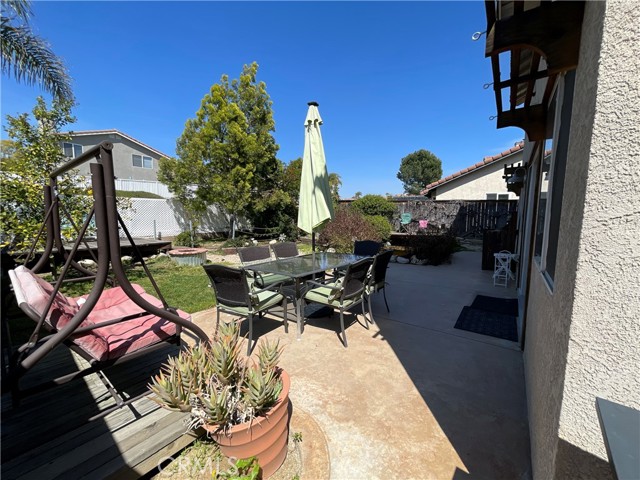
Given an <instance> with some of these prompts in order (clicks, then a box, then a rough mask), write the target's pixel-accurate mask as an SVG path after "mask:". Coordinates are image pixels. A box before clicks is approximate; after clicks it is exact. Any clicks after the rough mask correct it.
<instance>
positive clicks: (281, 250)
mask: <svg viewBox="0 0 640 480" xmlns="http://www.w3.org/2000/svg"><path fill="white" fill-rule="evenodd" d="M271 251H272V252H273V254H274V255H275V256H276V258H277V259H281V258H290V257H297V256H298V255H300V252H298V246H297V245H296V244H295V242H279V243H274V244H273V245H271Z"/></svg>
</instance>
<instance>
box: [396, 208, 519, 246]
mask: <svg viewBox="0 0 640 480" xmlns="http://www.w3.org/2000/svg"><path fill="white" fill-rule="evenodd" d="M517 209H518V201H517V200H428V199H427V200H416V201H407V202H403V203H398V204H397V212H396V215H395V216H394V221H393V227H394V230H395V231H396V232H404V233H418V232H419V231H421V230H422V231H426V232H436V231H440V232H442V231H448V232H450V233H452V234H453V235H456V236H458V237H479V238H481V237H482V234H483V232H484V231H485V230H499V229H502V228H504V227H505V226H506V225H507V223H509V221H510V220H511V219H512V217H513V216H514V213H515V212H516V211H517ZM402 214H410V215H411V222H410V223H408V224H407V223H403V221H402ZM406 218H407V215H405V221H406ZM421 220H422V222H421ZM425 221H426V223H427V225H428V226H427V227H426V228H424V225H425ZM421 224H422V226H421Z"/></svg>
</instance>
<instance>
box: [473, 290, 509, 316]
mask: <svg viewBox="0 0 640 480" xmlns="http://www.w3.org/2000/svg"><path fill="white" fill-rule="evenodd" d="M471 308H477V309H479V310H486V311H487V312H494V313H501V314H502V315H513V316H514V317H515V316H518V299H517V298H497V297H487V296H485V295H476V298H475V300H474V301H473V303H472V304H471Z"/></svg>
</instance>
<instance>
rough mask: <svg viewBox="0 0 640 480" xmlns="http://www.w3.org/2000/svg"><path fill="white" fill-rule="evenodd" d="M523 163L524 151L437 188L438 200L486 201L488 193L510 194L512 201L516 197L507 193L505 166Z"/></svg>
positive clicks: (510, 193)
mask: <svg viewBox="0 0 640 480" xmlns="http://www.w3.org/2000/svg"><path fill="white" fill-rule="evenodd" d="M521 161H522V151H519V152H517V153H514V154H512V155H509V156H507V157H505V158H504V159H503V160H499V161H496V162H493V163H490V164H489V165H486V166H484V167H481V168H479V169H477V170H474V171H472V172H470V173H467V174H465V175H463V176H461V177H458V178H455V179H453V180H451V181H450V182H447V183H445V184H444V185H441V186H438V187H436V188H435V195H434V194H432V198H433V197H435V199H436V200H486V199H487V193H503V194H509V198H510V199H516V198H517V197H516V195H515V194H514V193H512V192H509V191H507V184H506V182H505V179H504V178H502V176H503V175H504V167H505V165H512V164H514V163H519V162H521Z"/></svg>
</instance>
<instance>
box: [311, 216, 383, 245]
mask: <svg viewBox="0 0 640 480" xmlns="http://www.w3.org/2000/svg"><path fill="white" fill-rule="evenodd" d="M355 240H375V241H378V242H379V241H381V240H382V238H381V236H380V235H379V234H378V232H377V231H376V229H375V228H374V227H373V225H372V224H371V223H370V222H369V221H368V220H367V219H366V218H365V216H364V215H362V213H360V212H359V211H357V210H355V209H353V208H349V207H347V206H344V205H341V206H339V207H338V208H337V209H336V214H335V218H334V219H333V220H332V221H331V222H329V223H328V224H327V226H326V227H325V228H324V230H322V232H320V235H319V236H318V243H319V244H320V245H323V246H324V247H325V248H327V247H331V248H335V250H336V252H341V253H348V252H352V251H353V242H354V241H355Z"/></svg>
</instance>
